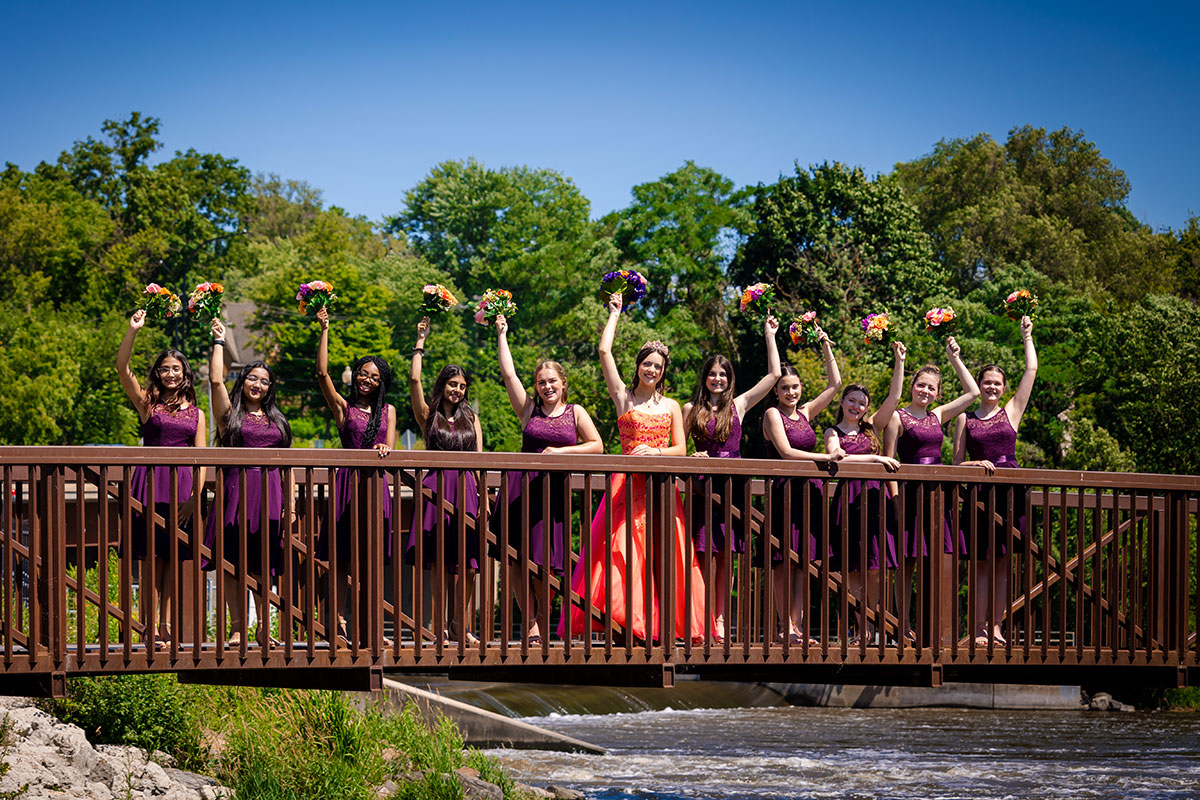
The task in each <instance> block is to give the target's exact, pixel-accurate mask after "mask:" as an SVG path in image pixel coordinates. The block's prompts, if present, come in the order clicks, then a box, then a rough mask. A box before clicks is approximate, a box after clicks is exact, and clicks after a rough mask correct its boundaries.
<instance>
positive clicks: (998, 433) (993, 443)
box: [962, 406, 1027, 558]
mask: <svg viewBox="0 0 1200 800" xmlns="http://www.w3.org/2000/svg"><path fill="white" fill-rule="evenodd" d="M966 439H967V457H968V458H969V459H970V460H972V461H985V460H986V461H991V462H992V463H993V464H995V465H996V469H1016V468H1018V467H1019V466H1020V465H1019V464H1018V463H1017V431H1016V430H1015V429H1014V428H1013V426H1012V423H1011V422H1010V421H1009V419H1008V412H1007V411H1006V410H1005V409H1004V407H1003V406H1001V407H1000V410H999V411H997V412H996V413H995V414H993V415H992V416H990V417H988V418H987V419H980V418H979V417H978V416H976V412H974V411H972V412H971V413H969V414H967V432H966ZM993 486H995V492H996V499H995V501H994V502H995V512H996V515H997V516H998V517H999V518H1000V519H999V520H998V521H996V523H995V525H996V528H995V532H994V537H989V536H988V522H989V520H988V517H987V491H988V487H987V486H983V485H980V486H979V493H978V495H977V498H978V502H979V505H980V506H982V508H978V509H977V512H978V513H977V516H976V523H975V524H976V529H975V543H976V545H975V546H976V548H977V553H978V555H979V557H980V558H988V557H989V555H990V553H991V547H990V544H991V540H992V538H995V541H996V550H997V552H998V553H999V554H1000V555H1006V554H1007V552H1008V529H1007V522H1008V504H1009V498H1010V497H1011V499H1012V507H1013V518H1012V527H1013V528H1015V529H1016V530H1017V531H1018V532H1020V533H1024V532H1025V498H1026V492H1027V490H1026V488H1025V487H1023V486H1004V485H999V484H993ZM967 502H970V497H969V496H968V498H967ZM962 524H963V527H964V528H967V526H968V525H969V524H970V522H969V518H967V519H964V520H963V523H962ZM968 530H969V529H968ZM1013 549H1014V550H1018V551H1019V550H1021V549H1023V547H1022V543H1021V537H1020V536H1018V535H1017V534H1016V533H1014V534H1013Z"/></svg>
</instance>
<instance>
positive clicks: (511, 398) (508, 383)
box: [496, 314, 533, 424]
mask: <svg viewBox="0 0 1200 800" xmlns="http://www.w3.org/2000/svg"><path fill="white" fill-rule="evenodd" d="M496 351H497V353H498V354H499V357H500V377H501V379H502V380H503V381H504V388H505V389H507V390H508V402H509V403H511V404H512V409H513V411H515V412H517V416H518V417H519V418H520V419H521V423H522V424H524V423H525V421H526V419H525V418H526V416H527V415H528V414H529V413H530V409H531V407H532V406H533V399H532V398H531V397H530V396H529V394H528V393H527V392H526V391H525V387H524V386H522V385H521V379H520V378H518V377H517V368H516V367H514V366H513V360H512V352H511V351H510V350H509V349H508V320H507V319H505V318H504V315H503V314H500V315H498V316H497V317H496Z"/></svg>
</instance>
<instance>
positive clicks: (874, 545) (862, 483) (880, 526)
mask: <svg viewBox="0 0 1200 800" xmlns="http://www.w3.org/2000/svg"><path fill="white" fill-rule="evenodd" d="M838 436H839V437H840V438H841V443H842V449H843V450H845V451H846V455H852V456H857V455H867V454H870V453H877V452H878V451H877V450H876V447H875V445H874V444H873V443H872V442H871V438H870V437H869V436H867V435H866V434H865V433H848V434H847V433H842V432H841V431H838ZM842 495H845V496H846V499H847V501H848V511H849V513H848V516H847V519H846V520H845V522H846V528H847V529H848V530H849V538H850V541H849V543H848V547H847V550H848V562H849V563H848V564H847V565H846V569H847V570H848V571H849V572H858V571H859V570H861V569H862V538H863V537H862V511H861V509H862V504H863V503H866V504H867V506H866V507H867V564H866V567H867V569H880V568H881V567H883V566H886V567H888V568H892V567H895V566H896V563H897V562H896V533H895V531H896V524H895V514H894V512H893V511H892V503H891V492H889V491H888V488H887V485H886V483H885V482H884V481H877V480H863V479H861V478H854V479H849V480H845V479H843V480H839V481H838V485H837V489H835V490H834V493H833V500H832V505H833V508H832V509H831V510H830V515H831V516H832V517H834V519H835V520H836V521H835V522H834V523H832V525H833V527H832V533H833V536H834V541H835V542H836V543H835V545H834V558H835V560H838V561H840V555H841V545H840V538H841V535H842ZM881 495H882V497H883V509H884V516H883V517H882V518H881V517H880V515H879V505H880V496H881ZM881 530H882V533H883V537H882V538H883V545H882V546H881V544H880V531H881ZM885 548H886V550H885ZM839 568H840V564H839Z"/></svg>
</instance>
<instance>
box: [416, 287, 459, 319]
mask: <svg viewBox="0 0 1200 800" xmlns="http://www.w3.org/2000/svg"><path fill="white" fill-rule="evenodd" d="M421 292H422V293H423V294H424V300H423V301H422V303H421V310H422V311H424V312H425V313H426V314H442V313H444V312H446V311H449V310H450V309H452V308H454V307H455V306H456V305H458V298H457V297H455V296H454V295H452V294H450V290H449V289H447V288H446V287H445V286H442V285H441V284H440V283H427V284H425V288H423V289H422V290H421Z"/></svg>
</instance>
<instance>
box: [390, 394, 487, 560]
mask: <svg viewBox="0 0 1200 800" xmlns="http://www.w3.org/2000/svg"><path fill="white" fill-rule="evenodd" d="M431 413H432V412H431ZM466 445H467V446H465V447H464V448H463V449H464V450H469V451H471V452H473V451H474V450H475V436H474V429H472V435H471V436H470V441H469V442H467V443H466ZM425 446H426V447H427V448H428V449H430V450H436V449H439V448H438V447H436V443H434V442H431V441H429V437H426V439H425ZM460 474H461V475H463V477H464V484H463V496H462V497H459V496H458V476H459V475H460ZM439 475H441V476H443V477H442V481H443V483H442V493H441V496H440V497H439V495H438V476H439ZM421 487H422V489H427V490H429V492H430V497H429V498H426V499H424V500H423V501H422V503H421V506H420V508H419V510H420V512H421V548H422V561H424V562H425V563H424V566H426V567H428V566H432V565H434V564H436V563H437V519H438V513H437V507H438V506H441V507H442V542H443V547H444V548H445V564H446V568H447V569H448V570H449V571H450V572H454V573H457V572H458V567H459V564H458V524H459V519H460V515H463V514H465V515H466V517H467V518H468V519H471V520H474V519H475V518H476V517H477V516H478V515H479V485H478V484H477V483H476V482H475V473H474V472H472V471H469V470H464V471H460V470H457V469H431V470H430V471H429V473H428V474H427V475H426V476H425V479H424V480H423V481H421ZM422 493H423V492H422ZM434 498H436V499H438V500H439V501H440V502H439V503H438V504H437V505H435V504H434V500H433V499H434ZM447 506H449V508H448V507H447ZM417 511H418V508H416V507H414V508H413V519H412V524H411V525H409V529H408V538H407V540H406V541H405V544H404V560H405V563H408V564H412V563H414V562H415V561H416V557H417ZM465 540H466V552H467V569H479V532H478V531H476V530H475V528H474V527H473V526H470V525H468V526H466V537H465Z"/></svg>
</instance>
